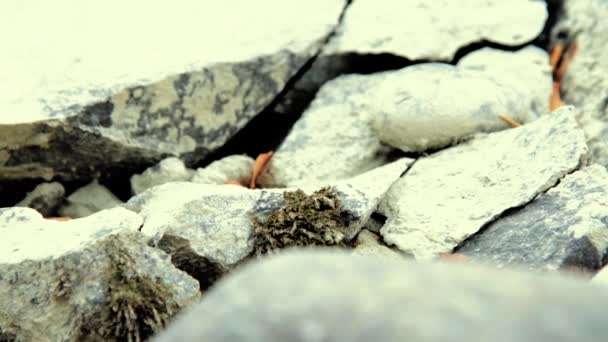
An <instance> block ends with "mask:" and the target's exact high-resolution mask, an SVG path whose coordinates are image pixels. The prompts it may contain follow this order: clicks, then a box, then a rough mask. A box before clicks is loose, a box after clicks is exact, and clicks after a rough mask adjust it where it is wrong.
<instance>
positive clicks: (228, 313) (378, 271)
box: [152, 251, 608, 342]
mask: <svg viewBox="0 0 608 342" xmlns="http://www.w3.org/2000/svg"><path fill="white" fill-rule="evenodd" d="M607 305H608V291H606V289H605V288H602V287H600V286H593V285H591V284H587V283H585V282H582V281H577V280H574V279H568V278H562V277H556V276H544V277H541V276H538V275H531V274H526V273H518V272H513V271H506V270H501V271H498V270H492V269H484V268H480V267H472V266H470V265H462V264H461V265H458V264H416V263H410V262H407V261H404V260H390V259H387V258H384V257H371V256H368V257H356V256H351V255H349V254H347V253H338V252H335V251H334V252H329V251H292V252H289V253H287V252H286V253H285V254H283V255H279V256H276V257H272V258H267V259H264V260H263V261H261V262H257V263H254V264H250V265H247V267H244V268H242V269H240V270H238V271H236V272H234V273H233V274H231V275H229V276H227V277H226V278H224V279H223V280H222V281H220V282H219V283H218V284H217V286H216V287H215V288H214V290H212V291H211V292H210V293H208V294H207V295H206V296H205V297H204V298H203V299H202V301H201V302H200V303H199V304H197V305H196V306H194V307H193V308H191V309H189V310H187V311H186V312H184V314H183V315H182V316H181V317H179V318H178V319H177V320H176V321H175V323H174V324H173V325H171V326H170V327H169V329H167V331H166V332H163V333H162V334H160V335H159V336H157V337H156V338H154V339H153V340H152V341H154V342H169V341H182V342H194V341H218V342H219V341H230V342H237V341H247V342H258V341H259V342H262V341H264V342H275V341H276V342H278V341H294V342H313V341H335V342H346V341H348V342H363V341H395V342H396V341H421V342H444V341H471V342H478V341H499V342H507V341H509V342H553V341H604V340H605V338H606V329H605V311H606V306H607Z"/></svg>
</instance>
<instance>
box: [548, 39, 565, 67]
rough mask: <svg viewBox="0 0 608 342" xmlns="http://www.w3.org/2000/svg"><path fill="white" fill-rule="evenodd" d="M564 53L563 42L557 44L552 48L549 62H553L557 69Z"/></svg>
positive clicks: (552, 64) (552, 65)
mask: <svg viewBox="0 0 608 342" xmlns="http://www.w3.org/2000/svg"><path fill="white" fill-rule="evenodd" d="M563 53H564V46H563V45H562V44H559V45H556V46H554V47H553V49H551V56H550V57H549V64H551V68H552V69H553V70H555V68H557V63H559V60H560V58H562V54H563Z"/></svg>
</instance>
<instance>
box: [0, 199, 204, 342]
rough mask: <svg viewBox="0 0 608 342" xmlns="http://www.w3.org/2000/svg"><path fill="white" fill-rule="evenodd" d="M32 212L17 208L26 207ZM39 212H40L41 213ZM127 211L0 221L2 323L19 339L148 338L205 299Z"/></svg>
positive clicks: (4, 328) (0, 307) (0, 303)
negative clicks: (66, 218)
mask: <svg viewBox="0 0 608 342" xmlns="http://www.w3.org/2000/svg"><path fill="white" fill-rule="evenodd" d="M22 210H28V211H30V212H34V211H33V210H32V209H25V208H11V209H5V212H4V213H3V214H6V211H9V212H10V211H13V212H19V211H22ZM37 215H39V214H37ZM141 223H142V219H141V217H140V216H138V215H137V214H135V213H133V212H131V211H128V210H126V209H123V208H115V209H111V210H106V211H102V212H100V213H97V214H95V215H91V216H89V217H87V218H83V219H77V220H70V221H66V222H56V221H50V220H44V219H43V218H42V217H40V216H39V217H38V218H30V219H28V220H25V221H21V222H14V223H13V224H11V225H0V251H1V252H0V274H1V276H0V327H1V329H0V330H2V331H3V332H2V333H3V334H11V335H12V336H15V340H16V341H60V340H82V339H91V338H97V339H100V340H129V339H130V340H144V339H146V338H148V337H149V336H150V335H152V334H153V333H155V332H158V331H159V330H160V329H161V328H162V327H163V326H164V325H165V324H166V323H167V322H168V321H169V319H170V318H171V317H172V316H173V315H174V314H176V313H177V311H178V310H179V309H180V308H181V307H183V306H185V305H187V304H191V303H193V302H194V301H195V300H197V299H198V298H199V291H198V283H197V282H196V281H195V280H194V279H192V278H190V277H189V276H188V275H186V274H185V273H183V272H181V271H179V270H177V269H175V268H174V267H173V266H172V265H171V262H170V260H169V256H168V255H167V254H165V253H163V252H162V251H160V250H157V249H154V248H151V247H148V246H147V244H146V241H145V239H144V237H143V236H142V235H141V234H140V233H139V232H137V229H138V228H139V227H140V226H141Z"/></svg>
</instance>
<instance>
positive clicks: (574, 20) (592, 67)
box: [553, 0, 608, 166]
mask: <svg viewBox="0 0 608 342" xmlns="http://www.w3.org/2000/svg"><path fill="white" fill-rule="evenodd" d="M606 16H608V3H606V1H601V0H588V1H564V12H563V14H562V15H561V16H560V19H559V21H558V23H557V24H556V26H555V27H554V29H553V35H554V37H553V43H554V44H556V43H561V42H562V41H561V39H559V38H557V37H558V36H560V35H561V34H565V35H566V36H567V40H575V41H576V44H577V46H578V47H577V50H576V54H575V56H574V60H573V61H572V63H571V64H570V66H569V67H568V70H567V72H566V74H565V76H564V78H563V80H562V85H561V87H562V93H563V100H564V101H565V102H566V103H568V104H573V105H575V106H577V107H579V108H581V114H582V115H581V118H580V122H581V124H582V127H583V129H584V130H585V134H586V136H587V140H588V144H589V159H590V161H591V162H596V163H599V164H602V165H604V166H608V94H607V93H606V89H608V79H607V78H606V73H608V22H607V21H606V20H605V18H606Z"/></svg>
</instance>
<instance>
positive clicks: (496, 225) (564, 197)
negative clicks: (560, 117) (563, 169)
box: [456, 165, 608, 272]
mask: <svg viewBox="0 0 608 342" xmlns="http://www.w3.org/2000/svg"><path fill="white" fill-rule="evenodd" d="M456 252H457V253H460V254H464V255H465V256H467V257H468V258H469V259H471V260H479V261H483V262H490V263H493V264H496V265H498V266H501V267H502V266H506V265H513V266H515V265H517V266H518V267H523V268H527V269H533V270H548V271H553V270H564V269H571V268H576V269H584V270H589V271H591V272H594V271H595V270H597V269H599V268H600V267H601V266H603V260H605V258H606V256H607V252H608V172H606V169H605V168H604V167H603V166H600V165H591V166H589V167H587V168H584V169H582V170H581V171H577V172H575V173H573V174H571V175H568V176H566V177H565V178H564V179H562V180H561V182H560V183H559V184H558V185H557V186H556V187H554V188H552V189H550V190H549V191H548V192H546V193H544V194H541V195H540V196H539V197H537V198H536V199H534V201H532V202H531V203H529V204H527V205H526V206H525V207H523V208H521V209H519V210H516V211H514V212H512V213H509V214H507V215H506V216H503V217H501V218H500V219H498V220H497V221H495V222H493V223H491V224H490V225H489V226H488V227H486V228H485V229H484V230H483V231H481V232H479V233H477V234H476V235H473V236H472V237H470V238H469V239H468V240H467V241H465V243H464V244H462V245H461V246H459V247H458V248H457V250H456Z"/></svg>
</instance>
